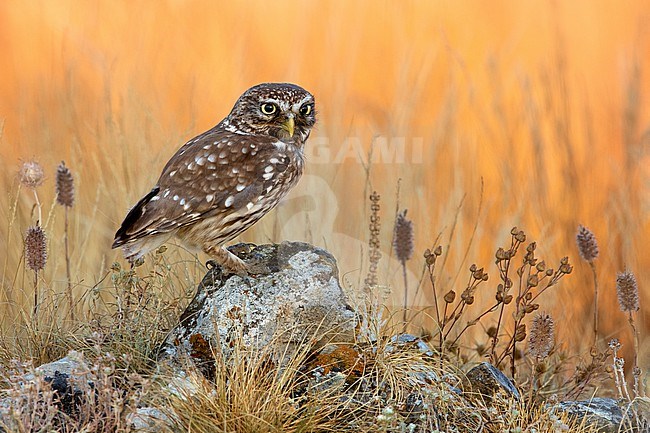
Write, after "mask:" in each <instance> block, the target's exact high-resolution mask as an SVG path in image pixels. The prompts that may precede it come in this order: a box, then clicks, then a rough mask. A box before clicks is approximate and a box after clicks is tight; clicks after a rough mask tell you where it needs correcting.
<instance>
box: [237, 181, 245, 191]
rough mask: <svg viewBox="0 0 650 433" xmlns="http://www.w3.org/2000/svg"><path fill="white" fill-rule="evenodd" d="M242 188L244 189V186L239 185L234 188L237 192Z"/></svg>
mask: <svg viewBox="0 0 650 433" xmlns="http://www.w3.org/2000/svg"><path fill="white" fill-rule="evenodd" d="M244 188H246V185H242V184H241V183H240V184H239V185H237V186H236V187H235V189H236V190H237V191H243V190H244Z"/></svg>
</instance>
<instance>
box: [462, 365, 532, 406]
mask: <svg viewBox="0 0 650 433" xmlns="http://www.w3.org/2000/svg"><path fill="white" fill-rule="evenodd" d="M466 377H467V379H468V380H469V383H470V385H471V389H472V391H474V392H478V393H480V394H481V395H483V396H484V397H487V398H491V397H492V396H493V395H494V394H496V393H498V392H500V393H503V394H505V396H506V397H512V398H514V399H516V400H519V399H520V398H521V396H520V394H519V391H518V390H517V388H516V387H515V385H514V383H512V381H511V380H510V379H508V377H506V375H505V374H503V373H502V372H501V371H500V370H499V369H498V368H496V367H495V366H493V365H492V364H490V363H489V362H482V363H480V364H479V365H477V366H476V367H474V368H472V369H471V370H470V371H468V372H467V374H466Z"/></svg>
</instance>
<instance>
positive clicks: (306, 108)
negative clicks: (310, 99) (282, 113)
mask: <svg viewBox="0 0 650 433" xmlns="http://www.w3.org/2000/svg"><path fill="white" fill-rule="evenodd" d="M311 110H312V105H311V104H307V105H303V106H302V107H300V114H302V115H303V116H309V115H310V114H311Z"/></svg>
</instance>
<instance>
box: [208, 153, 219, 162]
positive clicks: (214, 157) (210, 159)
mask: <svg viewBox="0 0 650 433" xmlns="http://www.w3.org/2000/svg"><path fill="white" fill-rule="evenodd" d="M216 160H217V154H216V153H211V154H210V155H209V156H208V161H210V162H215V161H216Z"/></svg>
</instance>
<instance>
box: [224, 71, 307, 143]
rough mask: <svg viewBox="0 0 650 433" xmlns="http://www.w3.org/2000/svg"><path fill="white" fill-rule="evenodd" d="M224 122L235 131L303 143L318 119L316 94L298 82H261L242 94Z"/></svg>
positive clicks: (287, 141)
mask: <svg viewBox="0 0 650 433" xmlns="http://www.w3.org/2000/svg"><path fill="white" fill-rule="evenodd" d="M224 123H225V125H224V126H225V128H226V129H228V130H230V131H232V132H238V133H244V134H254V135H270V136H272V137H276V138H277V139H279V140H281V141H283V142H285V143H294V144H299V145H302V144H303V143H304V142H305V140H307V137H309V132H310V131H311V128H312V127H313V126H314V123H316V111H315V107H314V96H313V95H312V94H311V93H309V92H308V91H306V90H305V89H303V88H302V87H300V86H296V85H295V84H290V83H265V84H258V85H257V86H253V87H251V88H250V89H248V90H247V91H246V92H245V93H244V94H243V95H241V96H240V97H239V99H238V100H237V102H236V103H235V106H234V107H233V109H232V111H231V112H230V114H229V115H228V117H226V119H225V120H224Z"/></svg>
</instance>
